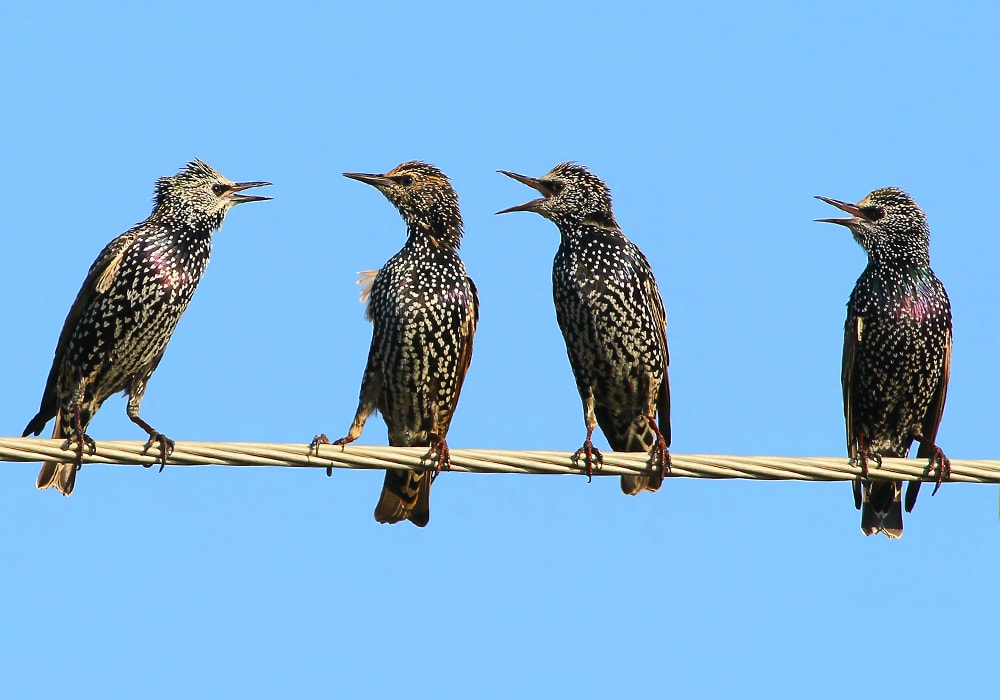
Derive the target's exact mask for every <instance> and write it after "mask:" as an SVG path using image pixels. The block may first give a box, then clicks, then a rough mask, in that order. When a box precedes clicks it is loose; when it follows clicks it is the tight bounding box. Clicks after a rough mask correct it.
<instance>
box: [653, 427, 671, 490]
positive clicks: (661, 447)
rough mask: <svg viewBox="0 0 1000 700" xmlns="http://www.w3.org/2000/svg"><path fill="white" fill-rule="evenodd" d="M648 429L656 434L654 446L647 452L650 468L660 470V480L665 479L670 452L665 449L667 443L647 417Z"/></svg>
mask: <svg viewBox="0 0 1000 700" xmlns="http://www.w3.org/2000/svg"><path fill="white" fill-rule="evenodd" d="M649 427H651V428H652V429H653V432H654V433H655V434H656V444H655V445H653V449H652V450H650V452H649V462H650V466H651V467H653V468H658V469H659V470H660V478H661V479H662V478H664V477H666V475H667V474H669V473H670V450H668V449H667V441H666V440H664V439H663V434H662V433H661V432H660V429H659V428H657V427H656V421H655V420H653V417H652V416H650V417H649Z"/></svg>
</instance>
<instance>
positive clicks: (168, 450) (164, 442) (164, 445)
mask: <svg viewBox="0 0 1000 700" xmlns="http://www.w3.org/2000/svg"><path fill="white" fill-rule="evenodd" d="M154 443H155V444H157V445H159V446H160V471H161V472H162V471H163V468H164V467H165V466H167V457H169V456H170V455H172V454H173V453H174V441H173V440H171V439H170V438H168V437H167V436H166V435H164V434H163V433H161V432H159V431H156V430H152V431H150V433H149V440H147V441H146V445H145V446H144V447H143V448H142V453H143V454H146V453H147V452H149V448H150V447H152V446H153V444H154ZM149 466H150V465H148V464H147V465H146V467H147V468H148V467H149Z"/></svg>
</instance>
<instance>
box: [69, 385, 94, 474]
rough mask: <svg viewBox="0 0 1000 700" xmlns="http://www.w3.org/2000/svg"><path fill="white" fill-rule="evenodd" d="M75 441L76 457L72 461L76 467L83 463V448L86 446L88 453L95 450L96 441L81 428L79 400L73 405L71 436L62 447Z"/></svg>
mask: <svg viewBox="0 0 1000 700" xmlns="http://www.w3.org/2000/svg"><path fill="white" fill-rule="evenodd" d="M74 442H75V443H76V459H75V460H74V461H73V463H74V465H75V466H76V468H77V469H79V468H80V467H81V466H82V465H83V450H84V448H86V449H87V450H89V451H90V454H94V453H96V452H97V443H96V442H94V439H93V438H92V437H90V436H89V435H87V433H86V432H84V430H83V416H82V415H81V411H80V402H79V401H77V402H75V403H74V405H73V428H72V436H71V437H70V438H69V440H67V441H66V444H65V445H64V446H63V449H66V448H67V447H69V446H70V444H72V443H74Z"/></svg>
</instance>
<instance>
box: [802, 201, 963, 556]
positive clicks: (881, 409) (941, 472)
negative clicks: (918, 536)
mask: <svg viewBox="0 0 1000 700" xmlns="http://www.w3.org/2000/svg"><path fill="white" fill-rule="evenodd" d="M817 199H821V200H823V201H824V202H826V203H828V204H832V205H833V206H835V207H837V208H838V209H841V210H843V211H845V212H847V213H848V214H850V218H841V219H817V221H823V222H827V223H831V224H840V225H841V226H846V227H847V228H849V229H850V230H851V233H852V234H854V240H856V241H857V242H858V243H859V244H860V245H861V247H862V248H864V249H865V252H867V253H868V266H867V267H866V268H865V271H864V272H863V273H862V274H861V277H859V278H858V282H857V284H855V285H854V291H853V292H851V298H850V301H849V302H848V303H847V323H846V325H845V327H844V359H843V366H842V372H841V382H842V384H843V388H844V417H845V419H846V424H847V449H848V453H849V454H850V456H851V458H852V459H854V460H857V461H858V462H859V463H860V464H861V469H862V472H863V477H862V478H860V479H858V480H856V481H855V482H854V504H855V507H857V508H860V509H861V531H862V532H863V533H865V535H872V534H875V533H877V532H881V533H882V534H884V535H886V536H887V537H890V538H896V537H900V536H901V535H902V534H903V511H902V508H901V503H900V501H901V495H902V489H903V483H902V482H901V481H898V480H887V479H880V480H872V479H868V478H867V473H868V462H869V460H870V461H873V462H875V464H876V465H878V464H881V458H882V457H906V455H907V453H908V452H909V451H910V446H911V445H912V444H913V442H914V441H916V442H918V443H920V447H919V448H918V449H917V457H918V458H928V459H929V460H930V466H931V468H933V467H934V465H935V464H936V465H937V467H938V484H937V485H938V486H940V484H941V480H942V478H947V475H948V473H949V470H950V463H949V461H948V458H947V457H946V456H945V455H944V453H943V452H942V451H941V448H939V447H938V446H937V445H936V444H935V442H934V441H935V440H936V439H937V431H938V426H939V425H940V423H941V414H942V412H943V411H944V402H945V396H946V394H947V391H948V376H949V374H950V372H951V341H952V326H951V302H949V301H948V294H947V293H946V292H945V289H944V285H943V284H941V281H940V280H938V278H937V277H936V276H935V275H934V272H933V271H932V270H931V262H930V260H931V259H930V250H929V247H930V229H928V227H927V219H926V217H925V216H924V212H923V211H921V209H920V207H919V206H917V203H916V202H914V201H913V199H912V198H911V197H910V195H908V194H907V193H906V192H904V191H903V190H900V189H897V188H895V187H883V188H882V189H878V190H875V191H874V192H872V193H871V194H869V195H868V196H867V197H865V198H864V199H863V200H861V201H860V202H858V203H857V204H848V203H846V202H841V201H838V200H836V199H828V198H826V197H817ZM919 490H920V482H919V481H911V482H910V483H909V485H908V486H907V488H906V512H907V513H909V512H910V511H911V510H912V509H913V506H914V504H915V503H916V502H917V493H918V492H919ZM934 491H935V492H937V487H935V489H934ZM932 495H933V494H932Z"/></svg>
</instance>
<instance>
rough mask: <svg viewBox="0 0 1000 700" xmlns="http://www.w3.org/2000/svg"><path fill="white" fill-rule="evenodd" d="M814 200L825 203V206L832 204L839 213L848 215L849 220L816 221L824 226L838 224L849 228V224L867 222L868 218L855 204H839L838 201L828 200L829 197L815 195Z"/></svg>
mask: <svg viewBox="0 0 1000 700" xmlns="http://www.w3.org/2000/svg"><path fill="white" fill-rule="evenodd" d="M816 199H819V200H821V201H824V202H826V203H827V204H832V205H833V206H835V207H837V209H840V210H841V211H844V212H847V213H848V214H850V215H851V216H850V218H842V219H816V221H820V222H822V223H825V224H840V225H841V226H850V225H851V224H860V223H861V222H863V221H868V217H866V216H865V215H864V212H862V211H861V210H860V209H859V208H858V206H857V205H856V204H848V203H847V202H841V201H840V200H839V199H830V198H829V197H821V196H820V195H816Z"/></svg>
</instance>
